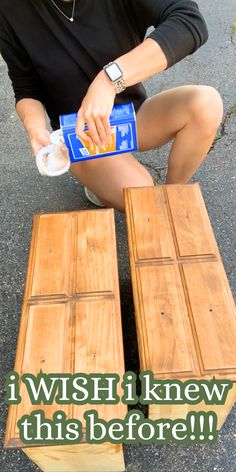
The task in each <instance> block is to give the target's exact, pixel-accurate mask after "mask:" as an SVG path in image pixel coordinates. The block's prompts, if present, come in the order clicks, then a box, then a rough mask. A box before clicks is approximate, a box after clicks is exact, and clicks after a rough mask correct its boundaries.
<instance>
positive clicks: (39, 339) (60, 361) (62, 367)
mask: <svg viewBox="0 0 236 472" xmlns="http://www.w3.org/2000/svg"><path fill="white" fill-rule="evenodd" d="M70 318H71V317H70V311H69V305H68V304H57V305H43V306H40V305H39V306H31V307H29V310H28V326H27V332H26V342H25V350H24V356H23V360H22V368H21V371H20V372H19V371H18V373H19V374H20V375H23V374H26V373H30V374H33V375H37V374H39V372H40V370H42V371H43V372H44V373H61V374H63V373H67V372H71V369H72V366H71V352H72V340H71V336H70V328H69V327H70V322H71V319H70ZM59 340H60V341H59ZM55 352H56V355H55ZM20 396H21V398H22V401H21V403H20V404H19V405H16V407H15V408H16V418H15V421H14V423H15V431H14V432H13V431H12V434H13V436H14V439H17V438H19V430H18V427H17V421H18V420H19V419H20V418H21V417H22V416H23V415H29V414H30V413H31V412H32V411H34V410H38V409H39V408H40V409H41V406H42V405H32V404H31V402H30V398H29V396H28V393H27V389H26V386H25V384H24V383H23V382H22V383H21V386H20ZM61 407H62V408H61ZM60 409H62V410H63V411H65V413H66V414H67V415H69V416H70V410H71V408H70V406H69V405H60ZM43 410H44V412H45V416H46V417H47V418H49V419H51V418H52V416H53V413H54V412H55V411H57V410H58V405H57V404H56V403H53V404H52V405H44V406H43Z"/></svg>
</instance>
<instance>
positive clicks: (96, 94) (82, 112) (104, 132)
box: [76, 71, 116, 148]
mask: <svg viewBox="0 0 236 472" xmlns="http://www.w3.org/2000/svg"><path fill="white" fill-rule="evenodd" d="M115 96H116V88H115V85H114V84H113V83H112V82H110V81H109V79H108V77H106V75H105V72H104V71H101V72H99V74H98V75H97V77H96V78H95V79H94V81H93V82H92V83H91V85H90V87H89V89H88V91H87V94H86V96H85V97H84V99H83V102H82V104H81V107H80V109H79V112H78V117H77V123H76V134H77V136H78V138H81V139H83V140H84V141H88V142H89V143H92V142H94V143H95V144H96V145H97V146H98V147H100V148H103V147H105V146H106V144H107V143H108V142H109V140H110V138H111V126H110V115H111V112H112V108H113V105H114V100H115ZM85 123H87V125H88V130H89V136H90V137H91V139H90V138H89V136H88V135H87V133H86V132H85V131H84V126H85Z"/></svg>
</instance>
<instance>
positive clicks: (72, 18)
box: [51, 0, 76, 22]
mask: <svg viewBox="0 0 236 472" xmlns="http://www.w3.org/2000/svg"><path fill="white" fill-rule="evenodd" d="M51 2H52V3H53V5H54V6H55V7H56V8H57V9H58V11H59V12H60V13H61V14H62V15H63V16H64V17H65V18H67V20H69V21H71V22H73V21H74V13H75V2H76V0H74V1H73V7H72V13H71V17H69V16H67V15H65V13H63V11H61V9H60V8H59V7H58V6H57V4H56V3H55V2H54V0H51Z"/></svg>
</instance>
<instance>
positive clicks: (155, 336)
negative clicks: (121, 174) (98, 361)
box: [124, 184, 236, 417]
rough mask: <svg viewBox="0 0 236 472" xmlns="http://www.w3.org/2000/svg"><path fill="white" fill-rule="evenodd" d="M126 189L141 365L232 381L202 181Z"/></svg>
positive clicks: (228, 316) (219, 269)
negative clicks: (199, 183) (198, 182)
mask: <svg viewBox="0 0 236 472" xmlns="http://www.w3.org/2000/svg"><path fill="white" fill-rule="evenodd" d="M124 193H125V205H126V219H127V228H128V239H129V253H130V263H131V271H132V285H133V294H134V303H135V314H136V325H137V334H138V344H139V355H140V365H141V370H152V371H153V372H154V373H155V378H157V379H158V378H160V379H165V378H166V379H179V380H187V379H206V380H207V379H209V380H210V379H212V378H213V376H214V377H215V378H216V379H230V380H232V381H234V382H236V317H235V304H234V300H233V297H232V294H231V291H230V287H229V284H228V280H227V277H226V274H225V270H224V267H223V263H222V260H221V256H220V253H219V249H218V246H217V243H216V240H215V237H214V233H213V230H212V227H211V224H210V220H209V217H208V214H207V210H206V207H205V204H204V201H203V198H202V195H201V190H200V187H199V185H198V184H192V185H166V186H162V187H149V188H139V189H138V188H133V189H125V192H124ZM235 399H236V390H234V400H235ZM231 406H232V401H231ZM151 409H152V410H153V407H152V408H151ZM159 410H160V409H159ZM159 414H160V411H159ZM152 417H153V415H152Z"/></svg>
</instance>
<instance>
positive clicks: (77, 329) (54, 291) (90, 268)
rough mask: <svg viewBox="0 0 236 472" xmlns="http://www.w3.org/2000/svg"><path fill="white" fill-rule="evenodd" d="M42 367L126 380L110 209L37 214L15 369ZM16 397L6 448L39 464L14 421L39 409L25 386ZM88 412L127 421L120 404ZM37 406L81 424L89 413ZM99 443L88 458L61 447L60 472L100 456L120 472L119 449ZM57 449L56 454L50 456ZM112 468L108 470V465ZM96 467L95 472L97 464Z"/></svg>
mask: <svg viewBox="0 0 236 472" xmlns="http://www.w3.org/2000/svg"><path fill="white" fill-rule="evenodd" d="M92 351H94V352H92ZM94 354H95V357H94ZM40 369H42V370H43V372H46V373H71V374H75V373H76V371H77V369H79V372H80V373H85V374H86V373H94V372H92V371H94V370H95V372H97V373H102V374H104V373H106V372H107V373H113V372H114V373H120V376H121V377H123V374H124V371H125V367H124V352H123V339H122V325H121V313H120V294H119V281H118V267H117V252H116V239H115V229H114V210H112V209H106V210H96V211H85V212H84V211H82V212H68V213H56V214H50V215H49V214H47V215H37V216H35V218H34V223H33V231H32V241H31V248H30V257H29V263H28V270H27V280H26V286H25V294H24V302H23V307H22V315H21V323H20V330H19V337H18V344H17V353H16V361H15V366H14V370H15V371H16V372H18V373H19V374H22V373H33V374H34V373H35V374H36V373H38V372H39V371H40ZM81 369H84V370H83V371H81ZM99 371H100V372H99ZM119 389H121V387H120V386H119ZM120 392H121V390H120ZM20 393H21V395H22V398H23V401H22V403H21V404H20V405H11V406H10V407H9V412H8V419H7V431H6V436H5V447H22V448H23V449H24V450H26V449H27V453H30V450H32V458H33V457H35V458H36V460H38V459H37V458H40V457H41V459H39V460H42V461H44V454H42V455H40V449H41V447H38V446H37V447H36V445H35V447H34V445H32V447H30V448H28V447H27V448H25V447H24V444H22V443H21V442H20V440H19V431H18V428H17V420H18V419H19V418H20V417H21V416H22V415H23V414H27V413H30V412H32V411H34V410H35V409H38V406H32V405H31V404H30V402H29V398H28V396H27V394H26V389H25V387H24V385H23V384H22V385H21V390H20ZM86 407H87V405H86ZM93 408H96V409H97V411H98V414H99V415H100V412H101V414H102V415H104V417H107V418H109V419H111V417H113V418H124V416H125V414H126V412H127V407H126V406H125V405H123V404H118V405H114V406H112V407H111V406H110V405H107V406H106V407H105V406H104V405H96V406H94V405H93ZM40 409H43V411H44V412H45V416H46V418H51V417H52V414H53V412H54V411H55V410H58V409H60V410H61V409H62V410H64V411H65V412H66V414H67V417H68V418H76V419H81V418H82V415H83V412H84V411H86V408H85V406H80V407H79V406H76V408H75V409H74V406H73V405H57V404H56V403H53V404H52V405H50V406H47V405H40ZM89 409H91V408H89ZM83 441H84V439H83ZM78 446H83V444H79V445H78ZM102 446H103V445H101V446H99V447H98V448H97V450H96V451H95V448H93V447H92V446H90V445H89V446H88V451H90V453H91V460H89V452H88V453H87V452H86V451H87V449H85V448H83V447H81V448H79V447H78V448H77V447H75V449H73V447H72V448H70V447H67V448H65V449H63V448H62V450H63V451H64V452H63V454H64V453H65V455H63V454H62V455H61V456H60V460H61V461H62V462H63V461H64V462H63V464H64V465H65V470H68V467H69V468H70V464H71V470H78V471H80V470H81V467H82V466H83V467H84V466H85V463H87V465H86V467H87V468H85V469H84V470H93V466H94V464H95V463H97V467H98V466H99V464H100V462H99V458H101V463H102V467H103V469H102V470H104V471H105V470H112V471H114V472H117V471H119V472H120V471H122V470H124V460H123V453H122V447H120V446H119V447H118V446H117V447H116V446H115V447H113V446H111V445H109V447H108V446H107V445H104V447H102ZM58 447H59V449H60V446H58ZM42 449H43V448H42ZM59 449H55V455H56V454H57V452H56V451H59ZM45 450H47V451H48V452H49V454H48V455H47V454H46V456H45V461H46V462H45V463H44V466H45V469H43V470H47V471H48V470H55V461H57V460H58V459H55V461H54V465H53V464H51V465H50V464H49V462H50V457H51V453H52V455H53V454H54V452H53V448H51V447H50V446H47V447H46V448H45ZM71 451H73V452H74V455H73V454H72V453H71ZM78 451H79V452H80V454H79V455H78V454H77V453H78ZM83 451H84V452H83ZM94 451H95V452H94ZM28 455H29V456H30V454H28ZM59 455H60V454H59ZM47 460H48V461H49V462H48V463H47ZM80 460H81V461H82V462H81V464H82V465H81V464H80V462H79V463H78V464H77V462H78V461H80ZM66 463H68V464H69V466H68V465H66ZM75 464H77V465H75ZM64 465H63V467H64ZM110 465H111V469H109V468H108V467H109V466H110ZM44 466H43V467H44ZM50 467H52V469H50ZM53 467H54V468H53ZM66 467H67V469H66ZM73 467H74V468H75V469H73ZM112 467H113V468H112ZM63 470H64V469H63ZM94 470H98V469H97V468H95V467H94Z"/></svg>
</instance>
